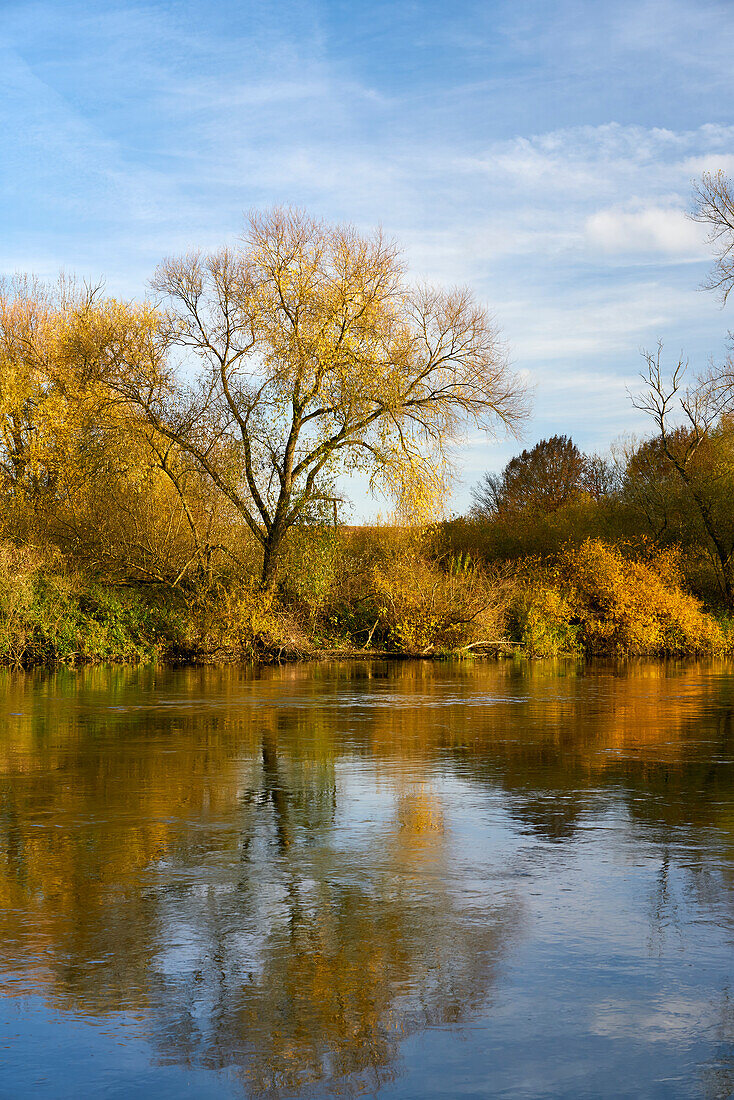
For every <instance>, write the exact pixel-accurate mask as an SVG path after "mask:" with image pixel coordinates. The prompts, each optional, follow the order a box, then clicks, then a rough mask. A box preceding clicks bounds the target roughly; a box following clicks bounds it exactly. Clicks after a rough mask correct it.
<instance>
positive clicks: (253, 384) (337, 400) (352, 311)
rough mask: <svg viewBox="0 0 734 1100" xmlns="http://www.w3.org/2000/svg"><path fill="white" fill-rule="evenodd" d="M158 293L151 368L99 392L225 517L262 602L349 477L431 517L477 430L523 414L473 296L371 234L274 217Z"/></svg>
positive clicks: (136, 366) (163, 281)
mask: <svg viewBox="0 0 734 1100" xmlns="http://www.w3.org/2000/svg"><path fill="white" fill-rule="evenodd" d="M153 286H154V287H155V290H156V291H157V292H158V294H159V295H160V296H161V304H162V306H164V307H165V311H164V312H163V313H162V314H161V318H162V323H161V328H160V333H159V353H158V355H157V356H152V357H151V356H150V355H149V354H148V353H147V351H144V354H143V356H142V358H138V359H135V358H130V357H126V356H125V355H123V356H121V357H119V358H118V359H115V360H114V361H113V360H111V361H110V369H108V370H107V372H106V381H107V384H108V385H109V386H110V387H111V388H112V389H113V390H114V391H115V392H116V393H117V394H119V395H122V396H124V398H125V399H126V400H127V401H128V402H130V403H131V404H132V405H134V406H135V407H136V408H137V409H139V410H140V411H141V413H142V414H143V416H144V417H145V419H146V421H147V422H148V423H149V424H150V425H151V426H152V427H153V428H154V429H155V431H156V432H157V433H158V434H159V435H160V436H161V437H164V438H166V439H169V440H171V441H173V442H175V443H176V445H177V446H179V447H181V448H182V449H183V450H184V451H186V452H187V453H188V454H189V455H190V456H191V457H192V458H193V459H194V460H195V462H196V463H197V465H198V467H199V468H200V469H201V470H202V471H203V472H204V473H205V474H206V476H207V477H208V478H209V480H210V483H211V485H212V487H213V488H214V489H215V490H216V491H218V492H219V493H221V494H223V495H224V496H225V497H226V498H227V499H228V500H229V501H230V502H231V504H232V505H233V506H234V508H235V509H236V510H237V512H238V513H239V515H240V516H241V518H242V520H243V521H244V523H245V524H246V526H247V528H248V529H249V532H250V534H251V535H252V537H254V539H255V540H257V542H258V543H259V544H260V546H261V548H262V554H263V566H262V582H263V585H264V586H265V587H271V586H272V585H273V584H274V582H275V577H276V569H277V563H278V557H279V554H280V552H281V550H282V547H283V541H284V538H285V536H286V533H287V532H288V530H289V529H290V528H292V527H293V526H294V525H295V524H297V523H299V522H303V521H304V519H306V518H308V517H309V516H313V514H314V512H315V511H318V509H319V508H320V507H323V506H328V507H329V508H330V507H331V504H332V503H333V500H334V491H333V481H334V478H335V477H336V476H337V475H338V474H339V472H340V471H344V470H362V471H365V472H367V474H368V475H369V478H370V484H371V485H373V486H381V487H382V488H386V489H387V490H389V491H391V492H393V493H394V494H395V495H396V496H397V497H399V498H400V499H401V500H402V501H403V502H406V503H407V506H408V507H409V508H413V509H415V508H419V507H421V506H423V508H424V510H425V508H426V506H427V505H428V504H429V503H430V502H432V501H434V500H435V499H436V498H437V496H439V495H440V493H441V491H442V490H443V489H444V488H445V484H446V476H447V471H448V469H449V466H450V451H451V445H452V444H453V443H454V442H455V441H456V440H457V439H458V438H460V436H461V434H462V432H463V430H464V428H465V426H466V424H467V423H473V424H474V425H477V426H479V427H481V428H484V429H492V428H495V427H496V426H497V425H504V426H506V427H509V428H512V427H513V426H514V425H515V424H516V423H517V421H518V419H519V418H520V417H521V416H522V415H523V412H524V407H523V398H522V391H521V386H520V384H519V382H518V380H517V378H516V377H515V375H514V374H513V373H512V372H511V371H510V369H509V368H508V365H507V361H506V357H505V354H504V350H503V346H502V343H501V340H500V337H499V333H498V331H497V329H496V327H495V325H494V323H493V322H492V320H491V318H490V317H489V315H488V314H487V311H486V310H485V309H484V308H483V307H481V306H480V305H478V304H477V303H476V302H475V300H474V298H473V296H472V294H471V293H470V292H469V291H468V290H465V289H453V290H436V289H431V288H428V287H418V288H416V287H413V286H411V285H410V284H409V283H408V282H407V280H406V277H405V271H404V266H403V264H402V262H401V258H400V254H399V252H398V249H397V248H396V246H395V245H394V244H393V243H391V242H389V241H387V240H386V239H385V238H384V237H383V236H382V234H381V233H379V232H377V233H373V234H372V235H363V234H360V233H359V232H357V231H356V230H355V229H353V228H352V227H349V226H331V225H327V224H325V223H323V222H319V221H316V220H314V219H312V218H310V217H308V216H307V215H305V214H303V213H301V212H298V211H293V210H275V211H273V212H271V213H269V214H265V215H256V216H253V217H252V218H251V219H250V222H249V227H248V230H247V233H246V235H245V237H244V238H243V239H242V241H241V243H240V245H238V246H237V247H234V248H224V249H221V250H220V251H218V252H213V253H201V252H197V253H192V254H189V255H186V256H180V257H176V258H172V259H168V260H165V261H164V262H163V263H162V264H161V265H160V267H159V268H158V270H157V272H156V275H155V278H154V281H153ZM192 375H193V377H194V381H188V379H190V378H191V377H192Z"/></svg>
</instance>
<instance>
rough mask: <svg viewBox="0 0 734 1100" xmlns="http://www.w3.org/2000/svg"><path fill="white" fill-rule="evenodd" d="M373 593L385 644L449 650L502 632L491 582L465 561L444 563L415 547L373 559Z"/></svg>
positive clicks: (418, 650) (490, 637) (499, 635)
mask: <svg viewBox="0 0 734 1100" xmlns="http://www.w3.org/2000/svg"><path fill="white" fill-rule="evenodd" d="M372 589H373V591H372V599H373V600H374V603H375V610H376V615H377V622H378V625H379V629H380V635H381V638H382V641H383V644H385V645H387V646H389V647H391V648H397V649H400V650H408V651H410V652H422V651H424V650H435V649H438V650H449V649H456V648H460V647H462V646H467V645H470V644H471V643H473V642H475V641H480V640H488V641H496V640H497V639H498V638H500V637H501V636H502V628H501V625H500V619H501V615H500V611H499V607H498V601H497V597H496V593H495V592H494V591H493V588H492V585H491V583H490V582H489V581H488V579H487V578H486V577H484V576H483V575H482V574H481V573H480V572H479V571H477V570H475V569H473V568H472V566H471V565H470V564H468V563H465V562H459V563H454V565H453V566H452V567H449V568H446V569H442V568H441V567H440V566H439V565H436V564H435V563H432V562H429V561H427V560H426V559H425V558H423V557H422V556H421V555H420V554H419V553H418V552H416V551H407V552H406V553H404V554H402V555H400V556H396V557H394V558H390V559H388V560H387V561H384V562H381V563H380V564H379V565H376V566H375V567H374V570H373V574H372Z"/></svg>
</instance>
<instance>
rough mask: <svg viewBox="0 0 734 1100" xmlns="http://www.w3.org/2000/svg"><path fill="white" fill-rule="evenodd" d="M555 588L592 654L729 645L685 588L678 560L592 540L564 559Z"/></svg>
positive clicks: (679, 651)
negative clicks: (632, 554) (631, 553)
mask: <svg viewBox="0 0 734 1100" xmlns="http://www.w3.org/2000/svg"><path fill="white" fill-rule="evenodd" d="M555 579H556V584H557V585H559V587H561V588H562V589H563V590H564V591H565V592H566V593H567V599H568V602H569V604H570V606H571V607H572V608H573V613H574V618H575V620H576V621H577V622H578V624H579V628H580V636H581V638H582V640H583V644H584V647H585V649H586V650H587V651H589V652H592V653H600V654H610V655H625V654H661V655H664V654H682V653H700V652H704V653H711V652H719V651H721V650H723V649H724V648H725V646H726V640H725V638H724V635H723V633H722V631H721V628H720V627H719V625H718V623H717V622H716V620H715V619H713V618H712V617H711V616H710V615H707V614H706V613H705V612H704V611H703V609H702V607H701V604H700V603H699V601H698V600H697V599H695V597H693V596H691V595H689V594H688V593H687V592H684V591H683V589H682V588H681V587H680V570H679V566H678V561H677V558H676V556H675V555H674V554H672V553H670V552H668V553H666V554H664V555H660V556H658V557H657V558H655V559H651V560H648V561H640V560H629V559H628V558H625V557H624V555H623V554H622V553H621V552H620V550H618V549H616V548H614V547H611V546H607V545H605V544H604V543H603V542H601V541H599V540H598V539H588V540H587V541H586V542H584V543H582V545H581V546H579V547H577V548H572V549H568V550H566V551H565V553H564V554H563V555H562V556H561V559H560V563H559V566H558V569H557V571H556V578H555Z"/></svg>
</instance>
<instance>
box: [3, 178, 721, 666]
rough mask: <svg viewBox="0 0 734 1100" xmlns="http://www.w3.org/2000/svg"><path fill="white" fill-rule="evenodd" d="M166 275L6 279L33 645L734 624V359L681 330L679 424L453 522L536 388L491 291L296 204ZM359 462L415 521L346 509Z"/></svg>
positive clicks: (73, 654) (647, 400) (93, 653)
mask: <svg viewBox="0 0 734 1100" xmlns="http://www.w3.org/2000/svg"><path fill="white" fill-rule="evenodd" d="M707 188H708V191H707V190H706V189H707ZM722 188H723V189H724V190H723V191H722ZM709 193H710V195H711V196H712V197H713V199H716V201H717V202H719V204H720V203H721V195H722V194H727V195H728V191H726V181H723V180H722V178H721V177H718V176H717V177H707V178H705V179H704V183H703V185H702V190H701V194H700V210H701V211H702V216H703V214H706V217H709V216H710V217H711V218H712V217H713V214H711V210H710V209H709V208H708V207H706V205H705V198H706V195H707V194H709ZM713 199H712V201H713ZM712 232H713V231H712ZM731 233H732V239H734V221H733V223H732V229H731ZM717 240H718V238H717ZM727 255H728V253H726V254H724V253H722V256H723V259H722V258H721V257H720V259H719V264H720V266H721V265H722V264H723V265H724V266H723V267H722V268H721V276H720V283H719V284H717V285H720V286H721V288H722V289H723V291H724V292H727V291H728V285H729V284H728V283H727V282H726V279H727V278H729V275H727V270H728V269H726V270H725V267H726V263H727ZM153 286H154V288H155V290H156V293H157V294H158V296H159V297H158V298H157V300H156V302H155V303H152V302H149V301H140V302H121V301H119V300H116V299H113V298H110V297H108V296H106V295H105V294H104V293H103V292H102V290H101V289H100V288H89V287H86V286H80V285H78V284H76V283H74V282H72V281H69V280H63V279H62V280H60V281H59V282H58V283H57V284H56V285H55V286H52V287H51V286H46V285H42V284H40V283H38V282H35V281H34V280H32V279H30V278H16V279H15V280H13V281H11V282H9V283H7V284H5V285H4V286H3V287H2V289H1V290H0V539H1V540H2V543H1V545H0V656H2V657H3V658H4V659H5V660H7V661H11V662H14V663H30V662H33V661H48V660H66V661H70V662H76V661H82V660H89V659H105V658H108V659H129V660H138V659H145V658H148V657H151V656H155V655H159V656H165V657H167V658H177V659H203V658H206V659H220V658H224V657H232V658H238V657H279V656H287V655H295V654H299V653H303V654H305V653H311V652H317V651H320V650H324V649H341V650H345V649H346V650H355V649H358V650H364V649H368V650H372V651H374V650H375V649H381V650H387V651H392V652H412V653H438V652H445V651H461V652H464V653H478V652H483V651H489V652H513V651H523V652H528V653H531V654H537V655H542V654H554V653H564V652H573V653H583V652H586V653H605V654H613V655H620V654H628V653H661V654H662V653H687V652H714V651H717V652H719V651H723V650H725V649H727V648H729V644H730V643H729V628H728V617H727V616H728V613H729V612H730V611H731V609H732V606H733V605H734V514H733V513H732V509H731V500H732V496H733V493H734V418H733V417H732V414H731V412H730V409H731V407H732V399H731V395H732V392H733V391H732V379H733V378H734V371H733V370H732V366H731V363H730V362H727V363H726V364H725V365H724V366H723V367H722V368H721V369H718V370H713V369H709V370H708V371H707V372H706V374H705V375H703V376H701V377H699V378H697V379H695V380H693V381H689V382H686V381H685V378H684V373H685V371H684V366H683V364H680V363H679V364H678V365H677V366H676V367H675V369H674V370H673V371H672V373H671V375H670V377H669V378H668V377H666V375H665V372H664V370H663V366H662V352H661V349H660V348H658V350H657V353H656V354H654V355H648V356H647V357H646V359H645V368H646V369H645V372H644V377H643V384H642V387H641V389H640V393H639V394H638V395H637V396H636V397H635V403H636V404H637V406H638V407H639V408H642V409H643V410H644V411H645V412H647V413H648V414H649V415H650V417H651V424H652V426H653V428H654V433H653V434H652V435H651V436H650V438H647V439H644V440H641V441H637V442H634V443H632V442H630V443H627V444H626V445H625V446H623V447H622V446H618V447H617V448H616V450H614V451H613V452H612V454H611V456H610V457H608V458H604V459H602V458H599V457H598V456H588V455H584V454H583V453H581V452H580V451H579V449H578V448H577V447H576V445H575V444H574V443H573V441H572V440H571V439H569V438H568V437H566V436H554V437H553V438H551V439H546V440H542V441H541V442H539V443H538V444H536V445H535V446H534V447H531V448H528V449H526V450H524V451H522V453H520V454H518V455H517V457H516V458H514V459H513V460H512V461H511V462H510V463H509V464H508V465H507V467H506V468H505V469H504V471H502V473H501V474H498V475H493V474H487V475H486V476H485V477H484V479H483V480H482V482H481V483H480V484H479V485H478V486H477V487H476V489H475V491H474V504H473V508H472V510H471V512H470V514H469V515H468V516H466V517H464V518H461V519H456V520H453V521H447V522H438V523H437V522H435V520H434V521H433V522H428V519H427V517H430V516H433V517H435V516H436V515H437V514H440V510H441V501H442V498H443V497H444V495H445V492H446V487H447V484H448V470H449V464H448V460H447V455H448V454H449V452H450V448H451V444H452V442H453V441H454V440H455V439H456V438H457V437H458V436H459V434H460V432H461V430H462V427H463V426H464V425H465V424H466V423H467V422H473V423H474V424H476V425H477V426H479V427H480V428H492V427H496V426H497V425H500V426H502V425H504V426H505V427H507V428H509V429H510V430H515V429H516V428H517V426H518V424H519V423H520V422H521V420H522V418H523V416H524V415H525V413H526V411H527V410H526V407H525V405H524V401H523V393H522V388H521V386H520V384H519V382H518V379H517V378H516V377H515V376H514V375H513V374H512V372H511V371H510V369H509V368H508V365H507V360H506V358H505V354H504V351H503V346H502V342H501V340H500V337H499V334H498V332H497V330H496V329H495V327H494V325H493V323H492V321H491V319H490V318H489V316H488V315H487V314H486V312H485V311H484V310H483V309H482V308H481V307H479V306H478V305H477V304H476V303H475V302H474V300H473V298H472V296H471V294H470V293H469V292H468V291H465V290H461V289H459V290H453V291H450V292H441V291H433V290H430V289H426V288H419V289H415V288H412V287H411V286H410V285H409V284H408V283H407V282H406V280H405V276H404V271H403V268H402V266H401V262H400V258H399V254H398V252H397V250H396V249H395V247H394V246H393V245H392V244H390V243H389V242H386V241H385V240H384V239H383V238H382V237H381V236H380V235H375V236H373V237H363V236H360V235H359V234H357V233H356V232H355V231H354V230H352V229H349V228H341V227H332V226H326V225H324V224H322V223H318V222H315V221H313V220H311V219H309V218H308V217H306V216H305V215H303V214H300V213H298V212H292V211H274V212H273V213H272V214H270V215H267V216H263V217H257V218H253V219H252V221H251V224H250V227H249V231H248V233H247V235H246V237H245V238H244V240H243V243H242V246H241V247H239V248H237V249H234V250H227V249H225V250H221V251H220V252H217V253H212V254H206V255H205V254H198V253H197V254H193V255H188V256H184V257H178V258H173V259H169V260H167V261H165V262H164V263H163V264H162V265H161V267H160V268H159V270H158V272H157V274H156V276H155V279H154V282H153ZM350 470H358V471H361V472H363V473H365V474H367V475H368V477H369V478H370V482H371V484H372V485H379V486H380V487H381V488H382V489H383V490H385V491H387V492H388V493H390V494H392V496H393V498H394V500H395V506H396V512H395V515H396V516H397V517H398V519H399V522H396V523H395V524H394V525H392V526H390V525H384V526H376V527H372V528H350V527H348V526H344V524H343V522H342V504H343V502H342V501H341V499H340V495H339V491H338V485H339V477H340V474H342V473H344V472H349V471H350Z"/></svg>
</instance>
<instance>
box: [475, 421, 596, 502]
mask: <svg viewBox="0 0 734 1100" xmlns="http://www.w3.org/2000/svg"><path fill="white" fill-rule="evenodd" d="M601 477H602V471H601V470H600V468H599V467H598V464H596V465H595V464H594V463H593V462H592V461H590V460H589V459H588V458H587V457H586V455H584V454H582V452H581V451H580V450H579V449H578V447H577V446H576V444H575V443H574V442H573V440H572V439H571V438H570V437H569V436H566V435H554V436H551V438H550V439H541V440H540V442H539V443H536V444H535V446H534V447H531V448H530V449H528V450H524V451H523V452H522V453H521V454H519V455H516V456H515V458H513V459H511V460H510V461H509V462H508V463H507V465H506V466H505V468H504V470H503V471H502V473H501V474H492V473H487V474H485V475H484V477H483V478H482V480H481V481H480V483H479V485H478V486H476V487H475V488H474V490H473V492H472V497H473V507H472V515H473V516H474V518H475V519H490V518H493V517H495V516H499V515H505V514H508V513H517V512H521V511H526V510H530V511H535V512H538V513H542V514H545V515H547V514H549V513H553V512H557V511H558V509H559V508H562V507H563V506H564V505H565V504H569V503H571V502H572V501H575V500H578V499H579V498H580V497H582V496H583V495H584V494H591V495H596V492H597V490H598V491H601V490H600V489H599V486H600V485H601Z"/></svg>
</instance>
